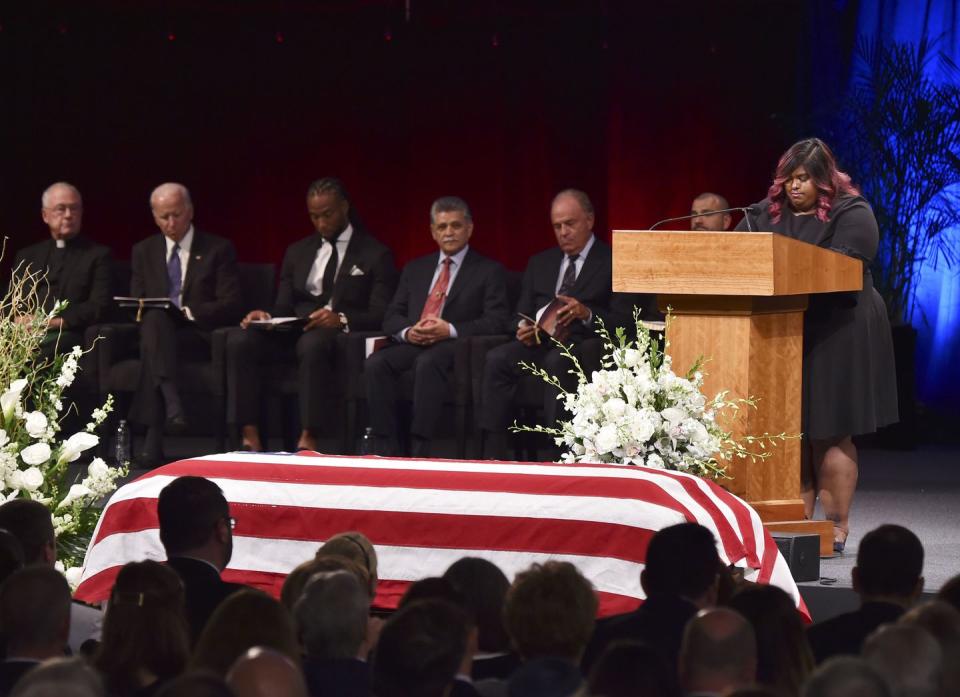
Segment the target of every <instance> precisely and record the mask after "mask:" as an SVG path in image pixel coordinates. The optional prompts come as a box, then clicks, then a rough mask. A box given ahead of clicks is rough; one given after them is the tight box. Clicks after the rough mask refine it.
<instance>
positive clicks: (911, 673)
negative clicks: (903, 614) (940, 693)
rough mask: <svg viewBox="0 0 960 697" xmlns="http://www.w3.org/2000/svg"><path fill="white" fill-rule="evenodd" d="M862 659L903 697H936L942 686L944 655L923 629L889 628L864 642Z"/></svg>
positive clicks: (904, 626)
mask: <svg viewBox="0 0 960 697" xmlns="http://www.w3.org/2000/svg"><path fill="white" fill-rule="evenodd" d="M863 658H864V660H866V662H867V663H869V664H870V665H871V666H873V667H874V668H875V669H876V671H877V672H878V673H880V675H882V676H883V677H884V679H885V680H886V681H887V684H888V685H889V686H890V688H891V689H892V691H893V693H894V694H896V695H898V696H900V697H934V695H936V694H937V688H938V686H939V684H940V668H941V659H942V652H941V650H940V645H939V644H938V643H937V640H936V639H934V638H933V636H932V635H931V634H930V632H928V631H927V630H925V629H923V628H922V627H919V626H916V625H912V624H905V623H898V624H886V625H883V626H882V627H880V628H879V629H878V630H877V631H875V632H874V633H873V634H871V635H870V636H869V637H867V640H866V641H865V642H863Z"/></svg>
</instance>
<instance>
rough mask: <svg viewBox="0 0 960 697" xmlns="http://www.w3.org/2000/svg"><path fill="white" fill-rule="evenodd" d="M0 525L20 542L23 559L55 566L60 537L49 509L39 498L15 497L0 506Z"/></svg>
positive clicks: (27, 563) (29, 563)
mask: <svg viewBox="0 0 960 697" xmlns="http://www.w3.org/2000/svg"><path fill="white" fill-rule="evenodd" d="M0 528H3V529H4V530H6V531H8V532H9V533H10V534H11V535H13V536H14V537H15V538H16V539H17V541H18V542H19V543H20V549H21V552H22V553H23V563H24V564H25V565H27V566H29V565H31V564H46V565H47V566H53V564H54V562H56V561H57V537H56V535H55V534H54V531H53V518H52V516H51V515H50V511H49V509H47V507H46V506H44V505H43V504H42V503H40V502H39V501H31V500H30V499H13V500H12V501H7V502H6V503H5V504H3V505H2V506H0Z"/></svg>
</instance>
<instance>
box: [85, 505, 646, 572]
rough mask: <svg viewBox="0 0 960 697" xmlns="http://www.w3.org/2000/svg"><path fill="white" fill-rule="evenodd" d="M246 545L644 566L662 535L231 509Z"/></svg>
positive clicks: (144, 523)
mask: <svg viewBox="0 0 960 697" xmlns="http://www.w3.org/2000/svg"><path fill="white" fill-rule="evenodd" d="M150 502H151V499H132V500H129V501H120V502H118V503H116V504H114V505H113V506H111V507H110V512H109V516H106V518H105V520H104V523H103V525H101V529H100V535H98V538H97V542H100V541H101V540H102V539H104V538H106V537H107V536H108V535H110V534H112V533H114V532H127V531H133V530H145V529H149V528H156V527H157V516H156V507H155V502H154V507H153V508H150V507H149V506H148V505H145V504H149V503H150ZM230 513H231V515H232V516H233V517H234V518H236V520H237V527H236V529H235V530H234V534H235V535H237V536H239V537H260V538H263V539H284V540H302V541H315V542H317V544H318V546H319V544H320V543H321V542H324V541H326V540H328V539H329V538H330V537H332V536H334V535H336V534H338V533H340V532H343V531H344V530H360V531H362V532H363V534H364V535H366V536H367V537H369V538H370V540H371V541H372V542H373V543H374V544H375V545H390V546H399V547H428V548H437V549H470V550H497V551H511V552H545V553H549V554H575V555H583V556H592V557H610V558H616V559H624V560H626V561H631V562H638V563H642V562H643V560H644V559H645V558H646V550H647V544H648V543H649V542H650V538H651V537H652V536H653V533H654V532H655V531H652V530H648V529H645V528H639V527H633V526H629V525H616V524H613V523H596V522H590V521H582V520H563V519H555V518H519V517H508V516H476V515H451V514H443V513H413V512H406V511H379V510H353V509H335V508H301V507H298V506H267V505H263V504H245V503H233V504H230Z"/></svg>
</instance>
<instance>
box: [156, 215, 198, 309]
mask: <svg viewBox="0 0 960 697" xmlns="http://www.w3.org/2000/svg"><path fill="white" fill-rule="evenodd" d="M163 248H164V251H166V248H167V245H166V243H165V242H164V245H163ZM204 251H205V250H204V244H203V234H201V233H200V232H199V231H198V230H197V229H196V228H194V229H193V243H192V244H191V245H190V261H189V262H187V273H186V274H185V275H184V277H183V288H182V293H183V304H184V305H186V304H187V293H188V292H189V291H190V284H191V283H192V282H193V279H194V278H196V276H197V265H198V264H199V263H201V262H202V260H203V253H204Z"/></svg>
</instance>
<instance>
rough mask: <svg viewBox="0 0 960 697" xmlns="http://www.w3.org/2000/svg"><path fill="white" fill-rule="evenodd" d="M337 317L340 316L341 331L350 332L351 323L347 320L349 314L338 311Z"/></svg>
mask: <svg viewBox="0 0 960 697" xmlns="http://www.w3.org/2000/svg"><path fill="white" fill-rule="evenodd" d="M337 317H339V318H340V331H342V332H343V333H344V334H349V333H350V323H349V322H348V321H347V316H346V315H345V314H343V313H342V312H338V313H337Z"/></svg>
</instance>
